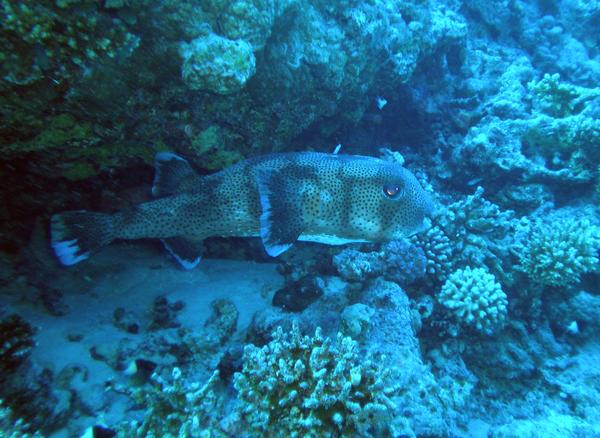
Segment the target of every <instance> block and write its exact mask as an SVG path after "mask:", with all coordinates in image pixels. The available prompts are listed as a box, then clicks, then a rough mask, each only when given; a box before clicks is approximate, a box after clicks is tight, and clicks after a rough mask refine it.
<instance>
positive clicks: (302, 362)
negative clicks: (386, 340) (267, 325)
mask: <svg viewBox="0 0 600 438" xmlns="http://www.w3.org/2000/svg"><path fill="white" fill-rule="evenodd" d="M377 362H379V363H380V362H381V361H377ZM377 362H375V360H373V358H363V357H362V356H361V355H360V354H359V351H358V344H357V343H356V342H355V341H353V340H352V339H351V338H349V337H344V336H342V335H341V334H338V336H337V337H336V338H335V339H334V340H331V339H329V338H325V337H323V335H322V333H321V330H320V329H319V328H317V330H316V331H315V335H314V337H310V336H302V335H301V334H300V330H299V328H298V325H297V324H294V326H293V327H292V330H291V332H290V333H286V332H284V331H283V329H282V328H281V327H279V328H278V329H277V330H276V331H275V332H274V333H273V340H272V341H271V342H269V344H267V345H265V346H264V347H262V348H258V347H255V346H253V345H247V346H246V347H245V350H244V365H243V369H242V371H241V372H239V373H236V374H235V377H234V386H235V388H236V389H237V390H238V395H239V398H240V400H241V405H240V408H239V409H240V410H241V414H242V416H243V418H245V420H246V421H247V422H248V425H249V428H250V430H251V432H252V434H256V435H264V434H267V435H268V436H282V437H283V436H305V437H317V436H372V435H376V436H381V435H382V434H384V433H386V432H387V433H389V432H390V431H389V428H390V427H391V426H390V421H391V418H390V416H391V412H392V410H393V409H394V404H393V402H392V401H391V400H390V397H391V396H392V395H393V394H394V393H395V392H396V391H397V388H396V387H394V386H387V385H389V381H388V378H389V376H390V373H391V372H390V370H389V369H386V368H382V367H381V366H379V365H378V364H377Z"/></svg>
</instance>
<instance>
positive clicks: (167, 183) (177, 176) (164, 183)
mask: <svg viewBox="0 0 600 438" xmlns="http://www.w3.org/2000/svg"><path fill="white" fill-rule="evenodd" d="M200 180H201V177H200V176H199V175H197V174H196V172H194V169H192V166H190V163H188V162H187V160H185V159H183V158H181V157H180V156H179V155H176V154H173V153H171V152H159V153H157V154H156V156H155V157H154V183H153V184H152V195H153V196H154V197H156V198H161V197H163V196H169V195H174V194H176V193H181V192H184V191H186V190H189V189H191V188H193V187H194V185H195V184H199V183H200Z"/></svg>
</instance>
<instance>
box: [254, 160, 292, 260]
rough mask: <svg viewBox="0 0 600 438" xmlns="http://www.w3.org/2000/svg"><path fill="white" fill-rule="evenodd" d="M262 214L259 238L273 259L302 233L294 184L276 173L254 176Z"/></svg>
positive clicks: (288, 177)
mask: <svg viewBox="0 0 600 438" xmlns="http://www.w3.org/2000/svg"><path fill="white" fill-rule="evenodd" d="M256 182H257V187H258V195H259V198H260V205H261V208H262V212H261V215H260V237H261V239H262V242H263V245H264V247H265V250H266V251H267V254H269V255H270V256H271V257H277V256H278V255H279V254H281V253H283V252H285V251H287V250H288V249H289V247H290V246H292V245H293V244H294V242H295V241H296V240H298V236H300V234H301V233H302V231H303V230H304V220H303V218H302V209H301V205H302V204H301V202H302V200H301V196H300V192H299V189H298V184H296V182H295V181H294V180H293V179H292V178H291V177H290V176H289V175H284V174H283V173H281V172H277V171H268V170H264V171H260V172H258V173H257V175H256Z"/></svg>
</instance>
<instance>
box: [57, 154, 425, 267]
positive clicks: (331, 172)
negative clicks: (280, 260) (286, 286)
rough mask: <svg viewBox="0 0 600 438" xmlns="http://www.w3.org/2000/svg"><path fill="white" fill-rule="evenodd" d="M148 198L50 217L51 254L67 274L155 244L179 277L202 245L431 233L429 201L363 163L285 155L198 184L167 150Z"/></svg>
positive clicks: (392, 173) (389, 168)
mask: <svg viewBox="0 0 600 438" xmlns="http://www.w3.org/2000/svg"><path fill="white" fill-rule="evenodd" d="M154 165H155V176H154V181H153V185H152V195H153V197H154V199H153V200H151V201H148V202H144V203H141V204H138V205H136V206H134V207H131V208H128V209H125V210H121V211H117V212H114V213H101V212H93V211H86V210H77V211H69V212H64V213H59V214H55V215H53V216H52V217H51V220H50V240H51V242H50V243H51V246H52V248H53V250H54V253H55V255H56V256H57V257H58V259H59V261H60V262H61V263H62V264H63V265H66V266H71V265H75V264H77V263H79V262H81V261H83V260H86V259H88V258H89V257H90V256H91V255H92V254H93V253H95V252H97V251H98V250H100V249H101V248H102V247H104V246H106V245H108V244H110V243H111V242H113V241H114V240H117V239H126V240H131V239H141V238H158V239H160V240H161V241H162V243H163V245H164V247H165V248H166V250H167V251H168V252H169V253H170V254H171V255H172V256H173V257H174V258H175V259H176V260H177V261H178V262H179V264H180V265H181V266H182V267H183V268H185V269H193V268H195V267H196V266H197V265H198V263H199V262H200V260H201V255H202V241H203V240H204V239H206V238H208V237H213V236H220V237H232V236H236V237H260V239H261V240H262V243H263V246H264V249H265V251H266V253H267V254H268V255H270V256H272V257H277V256H278V255H280V254H282V253H283V252H285V251H286V250H288V249H289V248H290V247H291V246H292V245H293V244H294V243H295V242H296V241H310V242H318V243H322V244H328V245H342V244H347V243H354V242H383V241H388V240H395V239H400V238H403V237H407V236H411V235H413V234H415V233H417V232H419V231H422V230H423V229H425V228H426V227H427V224H428V220H429V219H428V218H430V217H431V215H432V213H433V202H432V198H431V196H430V194H429V193H428V192H427V191H425V190H424V189H423V187H422V186H421V185H420V184H419V182H418V180H417V178H416V177H415V176H414V175H413V174H412V173H411V172H410V171H409V170H407V169H406V168H404V167H403V166H402V165H401V164H399V163H396V162H392V161H386V160H382V159H378V158H374V157H368V156H360V155H341V154H337V153H334V154H328V153H322V152H287V153H277V154H270V155H263V156H257V157H253V158H249V159H247V160H243V161H240V162H238V163H236V164H234V165H232V166H230V167H228V168H225V169H223V170H221V171H219V172H217V173H213V174H210V175H205V176H201V175H199V174H198V173H196V172H195V171H194V170H193V168H192V166H191V165H190V163H189V162H188V161H187V160H186V159H184V158H182V157H181V156H179V155H176V154H174V153H172V152H159V153H158V154H156V156H155V161H154Z"/></svg>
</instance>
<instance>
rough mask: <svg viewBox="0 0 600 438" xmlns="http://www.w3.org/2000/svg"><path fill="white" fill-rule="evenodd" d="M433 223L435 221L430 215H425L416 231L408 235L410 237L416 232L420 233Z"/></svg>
mask: <svg viewBox="0 0 600 438" xmlns="http://www.w3.org/2000/svg"><path fill="white" fill-rule="evenodd" d="M432 225H433V222H432V220H431V218H430V217H427V216H426V217H424V218H423V220H422V221H421V223H420V224H419V225H418V226H416V227H415V229H414V231H413V232H412V233H410V234H409V235H408V237H411V236H414V235H415V234H419V233H421V232H423V231H425V230H428V229H429V228H431V226H432Z"/></svg>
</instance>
